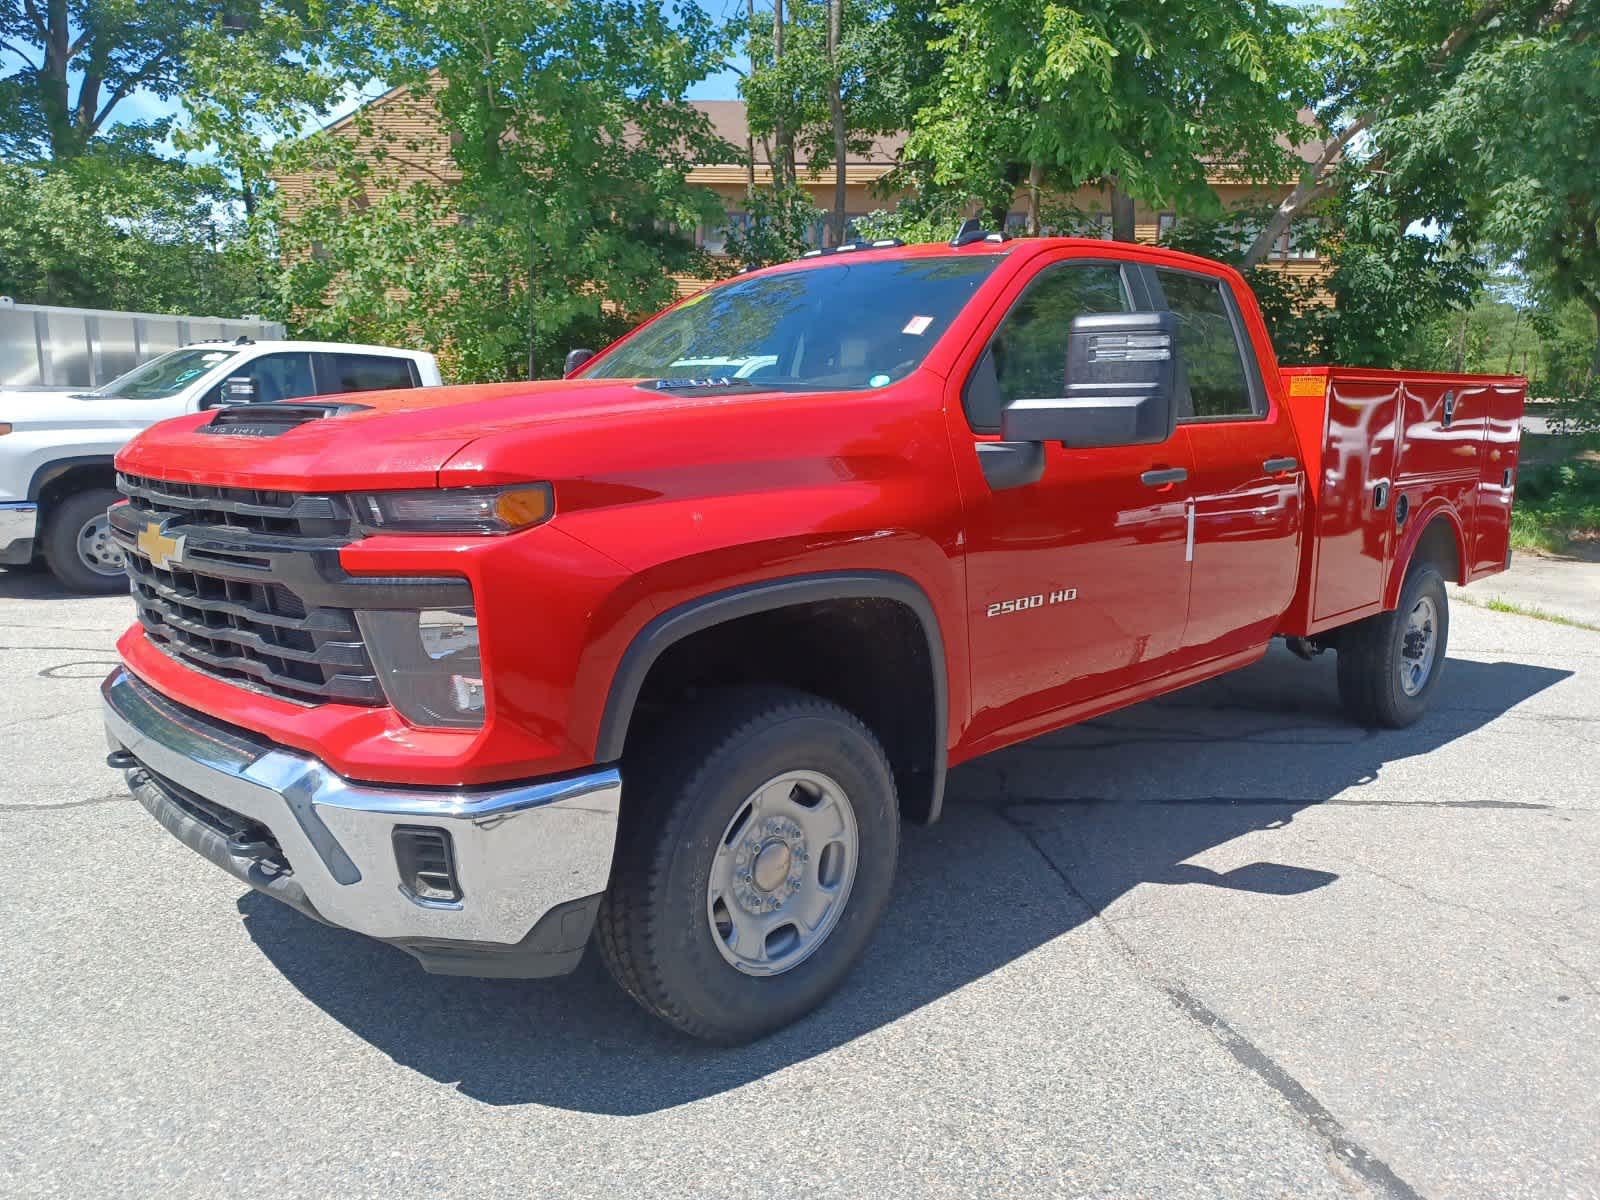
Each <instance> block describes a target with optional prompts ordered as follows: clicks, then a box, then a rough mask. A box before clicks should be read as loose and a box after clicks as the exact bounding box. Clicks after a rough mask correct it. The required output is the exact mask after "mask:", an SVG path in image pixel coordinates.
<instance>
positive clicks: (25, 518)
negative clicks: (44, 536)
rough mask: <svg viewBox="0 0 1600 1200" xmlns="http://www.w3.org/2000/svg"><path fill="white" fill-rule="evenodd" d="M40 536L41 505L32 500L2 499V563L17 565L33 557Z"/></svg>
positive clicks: (0, 533) (0, 536)
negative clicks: (36, 539) (34, 547)
mask: <svg viewBox="0 0 1600 1200" xmlns="http://www.w3.org/2000/svg"><path fill="white" fill-rule="evenodd" d="M38 536H39V506H38V505H37V504H34V503H33V502H31V501H22V500H4V501H0V565H8V566H15V565H17V564H18V563H25V562H28V561H29V560H30V559H31V558H33V542H34V539H35V538H36V537H38Z"/></svg>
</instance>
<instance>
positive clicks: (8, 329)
mask: <svg viewBox="0 0 1600 1200" xmlns="http://www.w3.org/2000/svg"><path fill="white" fill-rule="evenodd" d="M283 333H284V330H283V326H282V325H281V324H279V323H278V322H277V321H262V320H258V319H255V318H252V317H185V316H177V315H174V314H172V313H136V312H110V311H107V310H105V309H99V308H57V307H55V306H53V305H48V304H18V303H16V302H15V301H13V300H12V299H11V298H10V297H7V296H0V388H25V387H46V388H48V387H60V388H73V387H95V386H97V385H99V384H102V383H106V382H107V381H109V380H112V379H115V378H116V377H117V376H118V375H121V374H122V373H123V372H124V371H131V370H132V369H133V368H134V367H136V366H138V365H139V364H140V363H142V362H144V361H145V360H146V359H150V358H154V357H155V356H156V355H158V354H165V353H166V352H167V351H168V350H176V349H177V348H178V347H179V346H186V345H188V344H190V343H191V342H200V341H208V340H211V339H225V340H230V341H231V340H232V339H234V338H237V337H249V338H255V339H257V340H267V339H278V338H282V337H283Z"/></svg>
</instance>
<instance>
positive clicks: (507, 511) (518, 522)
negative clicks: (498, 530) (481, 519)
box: [494, 487, 551, 529]
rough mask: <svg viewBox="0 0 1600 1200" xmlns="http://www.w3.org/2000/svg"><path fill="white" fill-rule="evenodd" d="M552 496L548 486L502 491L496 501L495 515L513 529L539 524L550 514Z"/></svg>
mask: <svg viewBox="0 0 1600 1200" xmlns="http://www.w3.org/2000/svg"><path fill="white" fill-rule="evenodd" d="M550 507H551V496H550V489H549V488H547V487H529V488H517V489H516V490H515V491H510V492H501V493H500V495H499V497H498V498H496V500H495V502H494V515H495V516H497V517H499V518H500V519H501V520H502V521H504V522H505V523H506V524H507V525H508V526H510V527H511V528H512V529H521V528H522V527H523V526H524V525H537V524H538V523H539V522H540V521H544V520H547V519H548V518H549V516H550Z"/></svg>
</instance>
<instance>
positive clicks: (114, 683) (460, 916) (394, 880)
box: [100, 668, 622, 977]
mask: <svg viewBox="0 0 1600 1200" xmlns="http://www.w3.org/2000/svg"><path fill="white" fill-rule="evenodd" d="M100 690H101V694H102V696H103V697H104V701H105V705H104V708H105V722H106V737H107V741H108V742H109V743H110V746H111V749H112V751H113V753H112V756H111V758H112V760H113V761H114V763H115V765H123V766H126V767H127V769H128V778H129V786H130V788H131V790H132V791H133V793H134V795H135V797H136V798H137V799H138V800H139V801H140V803H141V804H143V805H144V806H145V807H146V808H147V809H149V810H150V811H151V813H152V814H153V815H154V816H155V817H156V818H157V819H158V820H160V821H161V823H162V824H163V825H165V826H166V827H167V829H168V830H169V831H170V832H172V833H173V834H174V835H176V836H177V837H178V838H179V839H180V840H181V841H183V842H184V843H185V844H187V845H188V846H190V847H191V848H192V849H194V850H196V851H197V852H199V853H200V854H202V855H203V856H204V857H206V858H208V859H210V860H211V861H212V862H214V863H216V864H217V865H218V866H219V867H221V868H222V869H223V870H225V871H227V872H228V873H229V874H231V875H233V876H234V877H235V878H237V879H239V880H241V881H242V882H245V883H248V884H249V885H250V886H251V887H254V888H256V889H257V890H259V891H262V892H265V893H266V894H268V895H271V896H274V897H275V898H277V899H279V900H283V901H284V902H285V903H288V904H290V905H292V906H293V907H295V908H298V909H300V910H301V911H302V912H305V913H307V915H309V916H312V917H315V918H317V919H318V920H321V921H324V922H326V923H328V924H330V925H338V926H341V927H343V928H345V929H351V930H354V931H356V932H358V933H364V934H367V935H368V936H370V937H374V938H379V939H382V940H384V941H388V942H393V943H395V944H397V945H399V946H401V947H402V948H403V949H405V950H407V951H409V952H410V953H412V954H413V955H415V956H416V957H417V958H418V959H420V960H421V961H422V964H423V966H424V967H426V968H427V969H429V970H431V971H437V972H440V973H446V974H462V975H500V976H523V977H527V976H536V975H552V974H560V973H562V972H563V971H567V970H571V969H572V968H573V967H574V966H576V965H577V962H578V959H579V957H581V955H582V952H583V947H584V944H585V943H586V942H587V940H588V935H589V930H590V927H591V925H592V924H593V919H594V911H595V908H596V907H597V905H598V902H599V896H600V893H601V892H603V891H604V890H605V887H606V882H607V880H608V878H609V877H610V874H611V854H612V848H613V845H614V843H615V840H616V828H617V813H618V809H619V805H620V801H621V795H622V782H621V778H620V776H619V775H618V773H617V771H616V770H615V769H613V768H600V769H596V770H593V771H591V772H588V773H586V774H583V775H579V776H575V777H568V778H563V779H552V780H546V781H541V782H535V783H528V784H521V785H517V786H513V787H505V788H496V789H489V790H479V789H462V790H423V789H415V790H411V789H398V788H397V789H390V788H376V787H368V786H363V785H359V784H354V783H350V782H347V781H346V780H344V779H342V778H341V777H340V776H338V775H336V774H335V773H334V772H333V771H331V770H329V769H328V768H327V767H326V766H325V765H323V764H322V763H321V762H319V761H317V760H316V759H314V758H310V757H308V756H305V755H302V754H298V753H294V752H292V751H289V750H285V749H282V748H280V747H278V746H275V745H272V744H270V743H268V742H265V741H263V740H260V739H257V738H256V737H255V736H254V735H251V734H249V733H247V732H245V731H243V730H239V729H236V728H234V727H232V726H228V725H224V724H222V723H220V722H217V721H214V720H212V719H211V718H209V717H206V716H203V715H201V714H199V713H197V712H194V711H193V710H191V709H187V708H183V707H181V706H179V705H177V704H174V703H173V702H172V701H170V700H168V699H166V698H165V697H164V696H162V695H161V694H160V693H158V692H156V691H154V690H153V689H152V688H150V687H149V686H147V685H146V684H144V683H142V682H141V681H140V680H138V679H137V678H136V677H135V676H133V675H132V674H130V673H129V672H128V671H126V670H124V669H122V668H118V669H117V670H116V671H113V672H112V673H111V675H110V676H109V677H108V678H107V679H106V681H105V683H104V684H102V685H101V689H100ZM118 751H122V752H125V755H119V754H118V753H117V752H118ZM196 801H199V802H200V803H196ZM216 809H221V810H223V814H222V817H223V822H222V824H220V825H219V823H218V821H217V819H216V818H217V813H216V812H215V810H216ZM234 814H236V815H237V816H238V817H242V818H244V819H245V821H246V822H253V823H254V824H255V825H257V826H264V827H265V828H266V830H267V831H269V832H270V834H271V839H272V840H273V841H275V842H276V844H277V847H278V848H280V849H281V856H278V857H277V858H274V857H273V856H270V855H262V854H260V853H258V852H257V851H258V850H259V849H260V847H259V846H257V847H255V849H251V848H250V847H249V846H248V845H246V846H245V847H244V851H245V852H244V853H242V854H241V853H240V852H239V851H240V849H241V846H240V839H238V838H235V839H234V840H233V841H232V842H231V843H230V841H229V838H228V837H227V836H226V832H227V824H226V822H227V820H228V819H229V818H231V816H232V815H234ZM396 826H408V827H412V828H415V827H418V826H421V827H428V828H434V829H439V830H444V831H446V832H448V833H449V835H450V838H451V841H452V843H453V847H454V860H455V870H456V875H457V878H458V880H459V884H460V891H461V898H460V899H459V900H457V901H438V900H425V899H421V898H419V897H418V896H416V895H415V894H414V893H413V892H412V891H411V890H409V889H408V888H407V887H406V885H405V884H404V883H403V882H402V879H401V873H400V866H399V864H398V862H397V860H396V856H395V846H394V840H393V839H394V830H395V827H396ZM219 830H220V831H219ZM283 860H286V861H287V864H288V869H287V870H285V869H283V867H282V861H283Z"/></svg>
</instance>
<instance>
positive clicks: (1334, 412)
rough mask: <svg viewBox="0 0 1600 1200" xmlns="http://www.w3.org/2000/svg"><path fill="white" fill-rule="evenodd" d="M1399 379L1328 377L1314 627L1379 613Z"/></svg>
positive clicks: (1316, 518) (1390, 532) (1389, 550)
mask: <svg viewBox="0 0 1600 1200" xmlns="http://www.w3.org/2000/svg"><path fill="white" fill-rule="evenodd" d="M1402 395H1403V385H1402V384H1401V382H1400V381H1399V380H1398V379H1378V378H1362V377H1360V376H1355V377H1347V376H1344V375H1341V374H1339V373H1338V372H1332V373H1330V374H1329V377H1328V388H1327V396H1326V400H1325V411H1324V418H1323V428H1322V463H1321V472H1320V475H1321V477H1320V480H1319V481H1318V482H1319V484H1320V486H1319V487H1318V488H1317V489H1316V491H1317V501H1316V506H1315V508H1314V510H1313V514H1312V515H1313V523H1312V535H1313V537H1314V538H1315V539H1316V545H1315V546H1314V547H1313V560H1312V562H1313V566H1312V592H1311V616H1312V620H1313V622H1314V623H1315V624H1317V625H1326V624H1328V623H1330V622H1331V623H1342V622H1340V621H1337V620H1336V618H1344V619H1347V620H1355V619H1357V618H1358V617H1362V616H1365V615H1367V613H1368V612H1376V611H1377V610H1378V609H1379V608H1381V607H1382V605H1383V589H1384V584H1385V582H1386V580H1387V578H1388V571H1389V562H1390V560H1391V558H1392V556H1393V553H1394V520H1393V511H1394V502H1395V486H1394V482H1395V481H1394V465H1395V438H1396V423H1397V418H1398V416H1399V412H1400V406H1401V401H1402Z"/></svg>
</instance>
